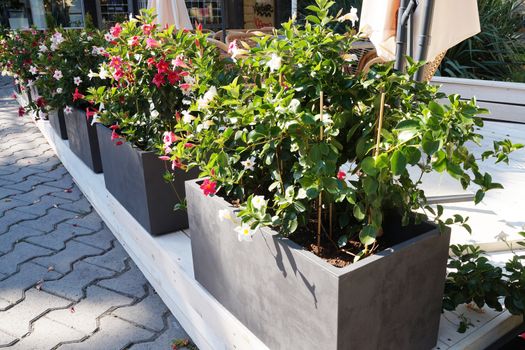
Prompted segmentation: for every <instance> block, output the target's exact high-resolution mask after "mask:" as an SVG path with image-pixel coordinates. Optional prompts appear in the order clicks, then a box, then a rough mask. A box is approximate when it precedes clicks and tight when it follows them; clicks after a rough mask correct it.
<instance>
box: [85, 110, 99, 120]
mask: <svg viewBox="0 0 525 350" xmlns="http://www.w3.org/2000/svg"><path fill="white" fill-rule="evenodd" d="M97 113H98V110H97V109H95V108H90V107H88V108H86V119H87V120H89V118H92V117H93V116H94V115H95V114H97Z"/></svg>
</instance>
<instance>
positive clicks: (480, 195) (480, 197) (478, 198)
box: [474, 190, 485, 204]
mask: <svg viewBox="0 0 525 350" xmlns="http://www.w3.org/2000/svg"><path fill="white" fill-rule="evenodd" d="M484 197H485V192H483V190H478V191H477V192H476V196H475V197H474V203H476V204H478V203H479V202H481V201H482V200H483V198H484Z"/></svg>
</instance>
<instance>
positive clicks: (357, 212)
mask: <svg viewBox="0 0 525 350" xmlns="http://www.w3.org/2000/svg"><path fill="white" fill-rule="evenodd" d="M354 217H355V218H356V219H357V220H358V221H363V219H364V218H365V209H364V208H363V205H362V204H361V203H359V204H357V205H355V206H354Z"/></svg>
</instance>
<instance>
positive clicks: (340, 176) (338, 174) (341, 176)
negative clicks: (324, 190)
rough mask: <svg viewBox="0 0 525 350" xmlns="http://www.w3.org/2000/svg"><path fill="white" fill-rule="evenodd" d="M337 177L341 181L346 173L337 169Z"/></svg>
mask: <svg viewBox="0 0 525 350" xmlns="http://www.w3.org/2000/svg"><path fill="white" fill-rule="evenodd" d="M337 178H338V179H339V180H341V181H342V180H344V179H345V178H346V173H345V172H344V171H342V170H339V172H338V173H337Z"/></svg>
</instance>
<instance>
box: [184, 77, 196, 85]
mask: <svg viewBox="0 0 525 350" xmlns="http://www.w3.org/2000/svg"><path fill="white" fill-rule="evenodd" d="M195 81H196V80H195V78H194V77H192V76H190V75H186V76H185V77H184V82H185V83H186V84H190V85H195Z"/></svg>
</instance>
